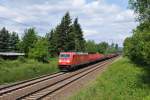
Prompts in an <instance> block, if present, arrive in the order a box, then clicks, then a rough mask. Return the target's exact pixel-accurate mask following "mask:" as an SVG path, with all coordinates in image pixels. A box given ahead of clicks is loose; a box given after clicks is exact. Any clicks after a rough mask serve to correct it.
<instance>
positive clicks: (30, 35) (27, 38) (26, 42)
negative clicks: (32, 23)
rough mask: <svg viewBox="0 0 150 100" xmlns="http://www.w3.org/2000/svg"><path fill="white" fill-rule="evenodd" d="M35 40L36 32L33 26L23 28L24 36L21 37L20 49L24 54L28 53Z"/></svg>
mask: <svg viewBox="0 0 150 100" xmlns="http://www.w3.org/2000/svg"><path fill="white" fill-rule="evenodd" d="M36 41H37V33H36V32H35V29H34V28H29V29H27V30H25V33H24V36H23V38H22V49H23V51H24V52H25V54H26V55H28V52H29V49H30V48H33V46H34V44H35V43H36Z"/></svg>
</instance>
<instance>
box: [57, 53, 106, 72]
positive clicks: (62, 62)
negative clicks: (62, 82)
mask: <svg viewBox="0 0 150 100" xmlns="http://www.w3.org/2000/svg"><path fill="white" fill-rule="evenodd" d="M105 58H106V57H105V56H104V55H103V54H99V53H81V52H61V53H60V55H59V69H61V70H70V69H73V68H76V67H78V66H79V65H84V64H88V63H92V62H96V61H99V60H102V59H105Z"/></svg>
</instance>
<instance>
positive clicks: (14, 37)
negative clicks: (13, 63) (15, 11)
mask: <svg viewBox="0 0 150 100" xmlns="http://www.w3.org/2000/svg"><path fill="white" fill-rule="evenodd" d="M9 42H10V43H9V44H10V48H9V49H10V51H18V50H19V48H18V44H19V36H18V34H17V33H16V32H13V33H12V34H11V35H10V41H9Z"/></svg>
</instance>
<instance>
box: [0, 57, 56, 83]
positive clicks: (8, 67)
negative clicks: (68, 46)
mask: <svg viewBox="0 0 150 100" xmlns="http://www.w3.org/2000/svg"><path fill="white" fill-rule="evenodd" d="M57 71H58V68H57V58H53V59H50V63H42V62H38V61H35V60H29V59H19V60H13V61H10V60H2V59H1V60H0V85H1V84H5V83H11V82H16V81H21V80H25V79H30V78H34V77H37V76H40V75H43V74H49V73H53V72H57Z"/></svg>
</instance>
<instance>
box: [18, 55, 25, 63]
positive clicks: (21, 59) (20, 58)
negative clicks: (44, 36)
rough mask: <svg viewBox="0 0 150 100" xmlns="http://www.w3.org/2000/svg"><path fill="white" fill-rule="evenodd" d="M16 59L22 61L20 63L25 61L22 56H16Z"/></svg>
mask: <svg viewBox="0 0 150 100" xmlns="http://www.w3.org/2000/svg"><path fill="white" fill-rule="evenodd" d="M18 60H19V61H20V62H22V63H25V62H26V59H25V57H22V56H20V57H18Z"/></svg>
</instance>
